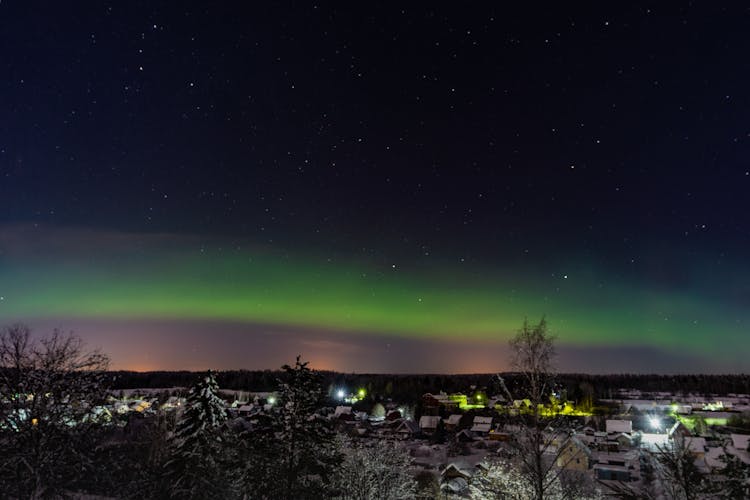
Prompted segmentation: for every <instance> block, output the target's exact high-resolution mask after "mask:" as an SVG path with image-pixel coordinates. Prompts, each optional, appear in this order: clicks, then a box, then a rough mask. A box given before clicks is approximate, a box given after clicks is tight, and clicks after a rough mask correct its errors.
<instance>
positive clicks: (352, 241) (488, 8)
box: [0, 1, 750, 373]
mask: <svg viewBox="0 0 750 500" xmlns="http://www.w3.org/2000/svg"><path fill="white" fill-rule="evenodd" d="M266 3H267V4H269V5H262V4H256V3H239V2H238V3H233V4H230V3H228V2H226V3H220V4H213V3H206V2H190V1H180V2H159V3H155V2H146V1H133V2H127V3H123V2H106V1H105V2H101V1H97V2H93V1H92V2H76V4H75V5H72V6H71V5H62V4H58V3H49V2H34V1H28V2H20V1H5V2H2V3H0V69H1V70H2V74H3V78H2V79H0V117H2V119H0V199H1V200H2V207H3V208H2V210H0V324H9V323H13V322H17V321H23V322H26V323H28V324H30V325H31V326H32V327H33V328H34V329H35V331H37V332H39V333H45V332H48V331H50V330H51V329H52V328H62V329H64V330H72V331H75V332H76V333H77V334H79V335H80V336H82V337H84V339H85V340H86V341H87V342H88V343H89V344H90V345H92V346H96V347H101V348H102V349H103V350H104V351H105V352H107V353H108V354H110V356H111V357H112V361H113V363H112V364H113V367H114V368H118V369H119V368H122V369H136V370H151V369H195V370H199V369H205V368H209V367H211V368H218V369H222V368H249V369H256V368H277V367H278V366H280V365H281V364H283V363H286V362H288V361H290V360H293V359H294V356H295V355H296V354H298V353H301V354H302V355H303V356H304V357H305V358H307V359H310V360H311V362H312V365H313V366H314V367H317V368H324V369H334V370H343V371H356V372H400V373H414V372H448V373H457V372H493V371H498V370H504V369H507V368H508V364H507V359H508V356H507V354H508V353H507V348H506V344H507V340H508V338H509V337H510V336H511V335H512V334H513V333H514V331H515V330H516V329H517V328H518V327H519V326H520V325H521V323H522V322H523V320H524V318H526V317H528V318H529V319H531V320H536V319H538V318H540V317H542V316H543V315H545V316H546V318H547V319H548V321H549V324H550V327H551V330H552V332H553V333H554V334H555V335H556V337H557V346H558V351H559V359H558V365H559V369H560V370H563V371H576V372H595V373H601V372H612V371H618V372H624V371H632V372H660V373H665V372H683V373H684V372H740V371H744V372H746V371H748V370H749V369H750V360H749V359H748V357H747V352H750V335H748V334H749V333H750V332H749V331H748V329H749V326H750V308H748V305H750V263H749V262H748V260H747V255H748V253H749V251H750V210H749V208H750V206H748V201H747V193H748V190H749V189H750V91H749V90H748V89H750V58H748V57H747V54H748V53H750V39H748V37H747V33H748V31H749V30H750V9H748V8H744V7H741V6H733V7H721V6H713V5H709V4H708V3H707V2H706V3H689V2H633V3H628V4H627V5H611V6H610V5H602V4H601V3H590V4H585V3H580V4H577V5H568V4H550V5H545V8H544V9H540V8H539V6H538V5H528V6H526V5H506V4H498V3H497V2H488V3H472V4H471V6H466V5H458V4H455V3H447V2H446V3H443V2H424V3H410V4H409V5H399V4H396V3H390V4H388V3H383V4H380V5H371V4H367V5H365V4H356V3H355V4H352V3H345V2H319V3H315V2H309V3H308V2H287V1H280V2H266Z"/></svg>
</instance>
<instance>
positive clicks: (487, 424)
mask: <svg viewBox="0 0 750 500" xmlns="http://www.w3.org/2000/svg"><path fill="white" fill-rule="evenodd" d="M490 429H492V417H480V416H476V417H474V422H473V425H472V426H471V432H474V433H477V434H487V433H488V432H490Z"/></svg>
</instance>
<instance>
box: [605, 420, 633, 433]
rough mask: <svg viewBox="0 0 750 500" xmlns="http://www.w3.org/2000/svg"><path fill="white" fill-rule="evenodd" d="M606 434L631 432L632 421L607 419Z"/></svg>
mask: <svg viewBox="0 0 750 500" xmlns="http://www.w3.org/2000/svg"><path fill="white" fill-rule="evenodd" d="M606 429H607V434H620V433H622V432H624V433H626V434H631V433H632V432H633V422H632V421H630V420H607V427H606Z"/></svg>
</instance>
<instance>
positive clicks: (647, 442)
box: [641, 432, 669, 451]
mask: <svg viewBox="0 0 750 500" xmlns="http://www.w3.org/2000/svg"><path fill="white" fill-rule="evenodd" d="M668 443H669V436H667V435H666V434H654V433H651V432H644V433H643V434H641V446H643V447H644V448H646V449H648V450H650V451H659V450H658V448H657V447H659V446H660V447H664V446H666V445H667V444H668Z"/></svg>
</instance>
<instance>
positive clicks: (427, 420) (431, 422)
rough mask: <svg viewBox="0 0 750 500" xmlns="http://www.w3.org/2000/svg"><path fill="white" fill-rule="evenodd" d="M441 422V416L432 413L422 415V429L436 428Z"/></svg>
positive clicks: (420, 422) (420, 426) (420, 420)
mask: <svg viewBox="0 0 750 500" xmlns="http://www.w3.org/2000/svg"><path fill="white" fill-rule="evenodd" d="M439 423H440V417H438V416H432V415H422V416H421V417H420V419H419V428H420V429H435V428H437V426H438V424H439Z"/></svg>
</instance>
